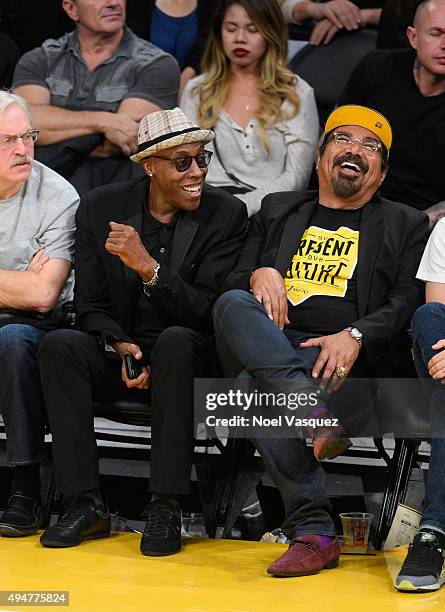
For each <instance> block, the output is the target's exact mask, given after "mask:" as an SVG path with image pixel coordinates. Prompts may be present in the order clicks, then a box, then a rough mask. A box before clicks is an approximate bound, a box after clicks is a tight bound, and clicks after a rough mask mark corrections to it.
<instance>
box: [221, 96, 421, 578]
mask: <svg viewBox="0 0 445 612" xmlns="http://www.w3.org/2000/svg"><path fill="white" fill-rule="evenodd" d="M391 140H392V136H391V127H390V125H389V123H388V121H387V120H386V118H385V117H384V116H383V115H381V114H380V113H377V112H376V111H374V110H372V109H369V108H365V107H362V106H354V105H349V106H342V107H340V108H338V109H336V110H335V111H334V112H333V113H331V115H330V116H329V117H328V120H327V123H326V127H325V134H324V138H323V142H322V144H321V147H320V149H319V153H318V156H317V174H318V180H319V185H320V187H319V192H318V193H317V192H314V191H312V192H310V191H306V192H300V193H293V192H285V193H275V194H271V195H269V196H267V197H266V198H264V200H263V202H262V207H261V210H260V212H259V213H258V214H257V215H256V216H255V217H254V219H253V220H252V223H251V225H250V227H249V231H248V235H247V239H246V242H245V244H244V247H243V250H242V251H241V254H240V257H239V260H238V263H237V266H236V268H235V270H234V271H233V272H232V273H231V274H230V275H229V277H228V278H227V280H226V283H225V285H224V286H225V288H226V289H228V291H227V292H226V293H224V294H223V295H222V296H221V297H220V298H218V300H217V302H216V304H215V308H214V312H213V317H214V325H215V334H216V341H217V347H218V352H219V355H220V359H221V363H222V365H223V368H224V370H225V373H226V375H227V376H230V377H232V378H233V377H237V376H240V375H241V376H242V379H243V381H245V380H246V378H250V380H251V381H252V383H251V384H257V386H258V387H259V388H260V389H263V388H266V387H267V389H272V390H274V389H275V392H277V391H278V392H281V391H282V390H283V388H284V389H288V388H292V389H293V390H294V391H297V392H298V391H304V392H305V393H306V396H308V395H309V393H310V392H311V391H312V392H313V393H315V395H317V391H319V387H318V386H317V385H316V383H317V382H318V381H319V382H320V387H321V389H328V390H329V389H331V391H335V390H337V389H338V388H339V386H340V384H341V383H342V382H343V381H344V380H345V377H346V376H347V375H348V373H349V372H350V371H352V373H353V374H355V375H357V374H358V375H359V376H360V377H368V376H371V375H372V374H373V373H374V372H376V371H377V368H380V370H379V371H382V372H384V373H385V374H384V375H386V376H391V375H394V374H395V373H394V370H393V369H392V370H390V369H389V367H388V365H387V364H388V363H390V364H395V363H397V358H398V361H399V362H402V363H403V362H404V359H405V360H408V363H409V352H408V350H407V338H406V334H405V332H404V330H405V328H406V326H407V325H408V323H409V321H410V318H411V315H412V314H413V312H414V310H415V309H416V307H417V306H418V305H419V303H420V301H421V288H420V285H419V283H416V281H415V274H416V270H417V266H418V263H419V261H420V257H421V255H422V252H423V249H424V246H425V242H426V227H427V219H426V215H425V214H423V213H421V212H419V211H416V210H414V209H412V208H410V207H408V206H405V205H403V204H399V203H396V202H390V201H387V200H384V199H383V198H380V197H379V196H378V195H377V193H376V192H377V190H378V189H379V187H380V185H381V184H382V182H383V180H384V178H385V175H386V172H387V160H388V152H389V149H390V147H391ZM249 290H250V292H249ZM393 367H394V366H393ZM274 381H275V384H274ZM318 397H319V399H318V401H317V404H316V405H315V406H312V407H311V409H310V410H306V411H305V413H304V415H305V416H309V417H317V418H318V417H323V418H325V417H329V415H330V414H331V413H330V411H329V409H328V401H327V400H326V396H323V394H322V393H319V395H318ZM334 399H335V398H334ZM303 406H304V405H302V407H303ZM302 407H301V408H302ZM360 408H361V401H360V398H358V397H355V398H354V405H353V406H352V410H353V412H357V411H358V410H359V409H360ZM346 416H347V415H346ZM283 421H284V419H283ZM323 425H324V423H323V424H319V423H317V426H318V428H317V427H315V429H314V428H312V429H311V428H308V430H307V432H306V435H308V434H309V435H310V436H311V437H312V438H313V452H312V449H309V448H308V447H307V446H306V445H305V442H304V440H302V439H301V438H297V437H290V435H291V434H288V436H289V437H288V438H284V437H283V438H280V439H276V438H267V437H265V436H264V435H263V436H261V433H262V432H259V433H260V435H259V436H258V437H255V434H256V432H253V437H254V439H253V442H254V444H255V446H256V447H257V449H258V451H259V452H260V454H261V455H262V457H263V459H264V463H265V466H266V469H267V470H268V471H269V474H270V476H271V477H272V479H273V480H274V482H275V483H276V485H277V487H278V489H279V491H280V494H281V496H282V498H283V503H284V507H285V511H286V519H285V522H284V524H283V527H282V529H283V531H284V533H285V534H286V535H287V536H288V537H289V538H291V539H292V544H291V545H290V547H289V550H288V551H287V552H286V553H285V554H284V555H283V556H282V557H281V558H280V559H278V560H277V561H275V562H274V563H273V564H272V565H271V567H269V569H268V572H269V573H270V574H273V575H275V576H301V575H305V574H312V573H317V572H318V571H320V570H321V569H323V568H331V567H335V566H337V565H338V559H339V555H340V549H339V545H338V541H337V539H336V538H335V527H334V524H333V522H332V519H331V517H330V514H329V502H328V499H327V496H326V493H325V490H324V472H323V469H322V467H321V466H320V465H319V464H318V463H317V460H316V459H322V458H330V459H332V458H334V457H335V456H336V455H338V454H340V453H341V452H342V451H343V450H344V449H345V448H346V447H347V444H345V442H346V441H345V438H344V430H342V427H337V428H336V427H333V426H329V425H327V426H323ZM330 425H332V423H331V424H330ZM306 435H305V436H304V437H306ZM314 455H315V456H314Z"/></svg>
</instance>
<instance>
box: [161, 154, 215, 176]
mask: <svg viewBox="0 0 445 612" xmlns="http://www.w3.org/2000/svg"><path fill="white" fill-rule="evenodd" d="M212 155H213V152H212V151H201V152H200V153H198V155H195V156H194V157H190V156H189V155H187V156H185V155H184V156H183V157H159V156H158V155H151V157H156V159H164V160H165V161H169V162H172V164H175V168H176V170H177V171H178V172H187V170H188V169H189V168H190V166H191V165H192V161H193V160H195V161H196V164H197V165H198V168H207V166H208V165H209V164H210V160H211V159H212Z"/></svg>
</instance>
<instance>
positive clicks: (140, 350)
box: [39, 108, 247, 555]
mask: <svg viewBox="0 0 445 612" xmlns="http://www.w3.org/2000/svg"><path fill="white" fill-rule="evenodd" d="M212 139H213V132H212V131H211V130H201V129H199V128H198V127H197V126H195V125H193V123H192V122H191V121H189V120H188V119H187V118H186V117H185V115H184V114H183V113H182V111H181V110H180V109H179V108H177V109H174V110H167V111H158V112H154V113H150V114H149V115H147V116H146V117H145V118H144V119H143V120H142V121H141V124H140V127H139V147H138V151H137V153H135V154H134V155H133V156H132V158H131V159H132V160H133V161H135V162H138V163H141V165H142V166H143V168H144V170H145V172H146V176H145V177H144V178H143V179H136V180H133V181H129V182H123V183H119V184H112V185H108V186H106V187H101V188H98V189H96V190H94V191H92V192H90V193H89V194H88V195H87V196H85V197H84V198H83V199H82V200H81V204H80V206H79V211H78V214H77V217H76V224H77V234H76V244H75V252H76V257H75V262H76V263H75V266H76V284H75V305H76V310H77V323H78V330H79V331H77V330H76V331H74V330H65V331H62V332H61V333H60V334H57V333H55V334H48V336H47V337H46V342H45V343H44V344H43V343H42V344H41V346H40V353H39V368H40V374H41V379H42V386H43V388H44V399H45V405H46V408H47V411H48V417H49V421H50V424H51V432H52V436H53V460H54V471H55V478H56V486H57V489H58V491H59V492H60V493H61V494H62V497H63V500H64V503H65V506H66V513H65V515H64V516H63V517H62V518H61V520H60V521H59V522H58V523H56V524H55V525H52V526H51V527H49V529H47V530H46V531H45V533H44V534H43V535H42V537H41V543H42V544H43V545H44V546H47V547H66V546H75V545H77V544H80V542H81V541H82V540H84V539H89V538H100V537H107V536H108V535H109V533H110V517H109V514H108V513H107V511H106V509H105V506H104V502H103V500H102V496H101V492H100V488H99V487H100V485H99V468H98V461H97V450H96V441H95V436H94V423H93V417H94V404H93V398H94V399H96V400H99V401H100V400H101V399H102V400H106V399H119V398H121V397H126V396H128V394H129V393H130V395H131V394H133V395H134V394H135V393H139V394H140V395H141V394H142V399H148V398H147V395H146V394H147V391H148V390H149V392H150V403H151V408H152V415H153V416H152V421H151V440H152V443H151V475H150V490H151V491H153V493H154V499H153V501H152V502H151V503H150V504H149V506H148V509H147V512H148V518H147V528H146V530H145V533H144V536H143V538H142V541H141V551H142V553H143V554H145V555H151V554H153V555H167V554H172V553H174V552H178V550H180V548H181V516H180V502H179V499H178V497H179V496H182V495H183V494H186V493H188V492H189V488H190V473H191V465H192V460H193V448H194V438H193V379H194V378H195V377H198V378H199V377H205V376H206V375H213V370H212V365H213V363H214V362H215V359H214V358H213V356H214V355H215V354H216V352H215V351H214V349H213V342H212V334H213V327H212V307H213V303H214V301H215V300H216V297H217V296H218V294H219V289H220V287H221V284H222V282H223V281H224V279H225V277H226V276H227V275H228V273H229V271H230V270H231V269H233V266H234V265H235V263H236V259H237V255H238V251H239V249H240V247H241V244H242V240H243V238H244V233H245V229H246V225H247V212H246V209H245V206H244V204H243V203H242V202H240V201H239V200H238V199H237V198H235V197H234V196H231V195H229V194H226V192H224V191H221V190H219V189H216V188H213V187H207V186H204V180H205V177H206V174H207V166H208V164H209V162H210V158H211V153H209V152H208V151H205V150H204V145H205V144H206V143H208V142H210V141H211V140H212ZM147 175H148V176H147ZM106 347H108V348H110V347H113V348H114V351H115V353H114V356H115V359H111V358H110V359H109V358H107V357H106V355H109V354H110V353H109V352H108V351H107V353H104V350H103V349H104V348H106ZM112 354H113V353H112ZM127 355H130V356H133V358H134V360H135V362H136V364H139V366H140V368H139V373H137V374H136V377H135V378H133V377H130V376H129V375H128V374H127V372H126V370H125V367H124V362H125V360H126V359H127V357H126V356H127ZM119 357H120V358H119ZM121 377H122V380H121Z"/></svg>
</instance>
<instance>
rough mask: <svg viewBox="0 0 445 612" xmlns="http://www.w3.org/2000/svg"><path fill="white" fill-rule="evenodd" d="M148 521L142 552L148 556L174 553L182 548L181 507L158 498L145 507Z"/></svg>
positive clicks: (142, 540) (143, 537)
mask: <svg viewBox="0 0 445 612" xmlns="http://www.w3.org/2000/svg"><path fill="white" fill-rule="evenodd" d="M145 513H146V515H147V523H146V525H145V530H144V534H143V536H142V539H141V553H142V554H143V555H147V556H148V557H163V556H165V555H174V554H175V553H177V552H179V551H180V550H181V509H180V508H179V506H174V505H173V504H170V503H169V502H168V501H163V500H160V499H157V500H155V501H152V502H151V503H150V504H148V506H147V507H146V509H145Z"/></svg>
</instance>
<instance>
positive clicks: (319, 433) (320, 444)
mask: <svg viewBox="0 0 445 612" xmlns="http://www.w3.org/2000/svg"><path fill="white" fill-rule="evenodd" d="M307 418H308V419H313V420H314V422H315V425H314V426H313V427H307V434H308V436H309V437H310V438H312V444H313V447H314V455H315V457H316V458H317V459H318V460H319V461H321V460H322V459H335V457H338V456H339V455H342V454H343V453H344V452H345V451H346V450H347V449H348V448H349V447H350V446H352V442H351V440H350V439H349V437H348V433H347V431H346V429H345V428H344V427H343V425H341V423H338V424H337V425H336V426H333V425H332V426H331V425H324V424H323V423H325V422H326V421H328V420H332V419H333V418H334V415H333V414H332V412H331V411H330V410H329V408H328V407H327V406H323V405H321V406H316V407H315V408H314V409H313V410H311V412H309V414H308V415H307ZM336 420H338V419H336Z"/></svg>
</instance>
